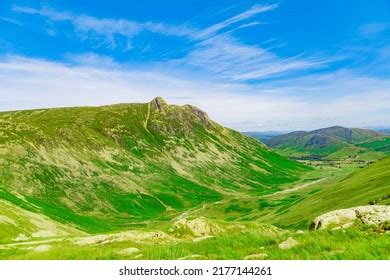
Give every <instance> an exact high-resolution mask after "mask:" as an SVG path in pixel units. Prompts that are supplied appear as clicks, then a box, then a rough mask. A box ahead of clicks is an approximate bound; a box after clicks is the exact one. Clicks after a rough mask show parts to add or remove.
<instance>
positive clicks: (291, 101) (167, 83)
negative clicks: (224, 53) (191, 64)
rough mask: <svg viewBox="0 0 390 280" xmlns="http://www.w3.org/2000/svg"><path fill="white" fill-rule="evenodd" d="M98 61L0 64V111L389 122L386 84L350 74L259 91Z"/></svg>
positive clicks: (315, 123) (269, 123) (265, 126)
mask: <svg viewBox="0 0 390 280" xmlns="http://www.w3.org/2000/svg"><path fill="white" fill-rule="evenodd" d="M91 57H92V59H91ZM98 60H99V57H98V56H95V57H93V55H92V54H87V55H86V58H85V59H83V58H82V56H79V57H78V61H79V62H82V63H86V64H85V65H82V64H79V65H66V64H61V63H54V62H50V61H45V60H39V59H28V58H24V57H15V56H11V57H7V58H3V59H1V61H0V84H1V85H2V86H1V88H0V100H1V103H0V110H1V111H5V110H15V109H27V108H29V109H30V108H43V107H63V106H80V105H106V104H113V103H122V102H147V101H150V100H151V99H152V98H154V97H155V96H162V97H164V98H166V99H167V100H168V101H169V102H172V103H177V104H183V103H191V104H194V105H196V106H199V107H200V108H202V109H204V110H205V111H207V112H209V114H210V116H211V117H212V118H213V119H215V120H216V121H218V122H221V123H223V124H225V125H227V126H230V127H232V128H235V129H239V130H253V129H255V130H256V129H257V130H259V129H261V130H275V129H281V130H289V129H310V128H318V127H323V126H328V125H336V124H337V125H344V126H353V127H355V126H357V127H359V126H360V127H361V126H369V125H378V124H388V123H390V111H389V108H390V98H389V97H390V90H389V89H390V82H389V81H385V80H380V79H374V78H363V77H359V76H356V75H354V74H353V73H351V72H340V73H337V74H333V75H331V76H325V77H324V76H322V75H317V76H312V77H306V78H305V79H304V80H299V79H295V80H292V81H291V82H290V83H289V82H287V81H285V82H284V84H279V85H263V86H261V87H260V86H248V85H242V84H230V85H226V84H224V83H210V82H205V81H202V82H201V81H198V80H180V79H176V78H172V77H171V76H167V75H165V74H161V73H158V72H145V71H144V72H142V71H132V70H126V69H124V68H123V67H117V68H116V67H115V65H114V66H112V65H110V63H111V62H110V61H107V58H103V59H102V61H101V62H99V63H97V61H98ZM91 61H92V63H91ZM106 63H108V64H109V65H108V66H105V65H106ZM97 65H98V66H97ZM292 84H293V85H294V87H292V86H291V85H292ZM301 92H302V94H300V93H301ZM318 97H321V98H318Z"/></svg>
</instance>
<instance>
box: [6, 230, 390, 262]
mask: <svg viewBox="0 0 390 280" xmlns="http://www.w3.org/2000/svg"><path fill="white" fill-rule="evenodd" d="M242 225H243V226H247V229H244V230H243V229H241V230H237V229H236V230H234V231H229V232H225V233H221V234H219V235H217V236H216V237H215V238H212V239H207V240H203V241H198V242H194V241H192V240H190V239H180V240H176V241H175V242H169V241H163V242H157V241H156V242H153V241H148V242H132V241H130V240H129V241H119V242H113V243H107V244H96V245H83V246H81V245H76V244H74V242H73V241H72V239H66V240H64V241H61V242H51V243H49V244H50V246H52V247H51V249H50V250H49V251H48V252H34V250H32V249H34V248H35V246H38V245H25V246H23V245H19V246H14V247H11V248H8V249H4V250H0V259H66V260H69V259H77V260H80V259H133V258H137V259H150V260H167V259H168V260H169V259H172V260H175V259H179V258H185V257H188V258H189V259H194V258H197V259H199V258H200V259H211V260H215V259H227V260H239V259H244V258H245V257H246V256H248V255H254V254H261V253H262V254H266V257H265V259H275V260H283V259H288V260H291V259H303V260H305V259H310V260H317V259H319V260H320V259H324V260H345V259H357V260H365V259H368V260H369V259H384V260H388V259H390V255H389V250H390V240H389V238H388V236H386V235H385V234H383V233H381V232H377V231H376V230H375V228H367V227H362V226H356V227H352V228H349V229H347V230H344V231H316V232H310V231H304V232H302V233H296V232H285V231H275V230H271V231H269V232H267V230H266V228H262V231H259V229H256V227H255V226H250V225H249V226H248V224H246V223H242ZM288 237H292V238H293V239H294V240H296V241H297V242H298V245H297V246H296V247H293V248H291V249H288V250H281V249H280V248H279V246H278V245H279V244H280V243H281V242H283V241H285V240H286V239H287V238H288ZM129 247H132V248H134V247H135V248H137V249H139V250H140V251H139V252H137V253H134V254H132V255H129V256H126V255H122V254H121V253H120V252H121V251H122V250H124V249H126V248H129ZM195 255H197V256H195Z"/></svg>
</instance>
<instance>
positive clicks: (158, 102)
mask: <svg viewBox="0 0 390 280" xmlns="http://www.w3.org/2000/svg"><path fill="white" fill-rule="evenodd" d="M150 104H151V105H153V106H154V107H155V108H156V109H159V110H161V109H162V108H164V107H165V106H167V105H168V103H167V102H166V101H165V100H164V99H163V98H162V97H160V96H157V97H155V98H154V99H153V100H152V101H150Z"/></svg>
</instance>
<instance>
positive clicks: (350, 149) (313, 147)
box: [266, 126, 390, 160]
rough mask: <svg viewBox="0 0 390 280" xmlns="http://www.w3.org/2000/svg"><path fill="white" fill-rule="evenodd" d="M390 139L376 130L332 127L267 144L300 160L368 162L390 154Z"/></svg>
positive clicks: (293, 134)
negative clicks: (367, 154) (352, 159)
mask: <svg viewBox="0 0 390 280" xmlns="http://www.w3.org/2000/svg"><path fill="white" fill-rule="evenodd" d="M389 139H390V138H389V137H387V136H385V135H384V134H381V133H379V132H375V131H373V130H368V129H359V128H345V127H341V126H333V127H328V128H322V129H317V130H313V131H295V132H291V133H287V134H283V135H280V136H276V137H274V138H272V139H270V140H267V141H266V144H267V145H268V146H269V147H272V148H274V149H276V150H277V151H278V152H279V153H280V154H282V155H285V156H288V157H293V158H298V159H314V160H316V159H317V160H318V159H345V158H354V159H356V160H366V159H367V158H370V159H380V158H382V157H383V156H384V155H386V154H388V150H389V147H390V142H389V141H388V140H389ZM366 153H369V156H366V155H365V154H366Z"/></svg>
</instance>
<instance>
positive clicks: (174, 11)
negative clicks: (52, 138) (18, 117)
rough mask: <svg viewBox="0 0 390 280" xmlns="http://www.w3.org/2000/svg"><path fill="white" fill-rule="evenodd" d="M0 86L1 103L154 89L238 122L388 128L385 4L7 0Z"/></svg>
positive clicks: (0, 23) (107, 100)
mask: <svg viewBox="0 0 390 280" xmlns="http://www.w3.org/2000/svg"><path fill="white" fill-rule="evenodd" d="M92 3H93V4H92ZM0 84H1V85H2V86H1V88H0V98H1V101H0V110H2V111H6V110H15V109H28V108H44V107H58V106H79V105H102V104H112V103H118V102H146V101H149V100H151V99H152V98H153V97H154V96H162V97H164V98H165V99H167V101H169V102H171V103H176V104H185V103H191V104H194V105H197V106H199V107H200V108H202V109H204V110H206V111H207V112H208V113H209V114H210V116H211V117H212V118H213V119H215V120H217V121H219V122H221V123H223V124H224V125H226V126H229V127H232V128H235V129H238V130H242V131H246V130H293V129H312V128H318V127H324V126H331V125H344V126H350V127H369V126H388V125H390V2H388V1H385V0H383V1H382V0H373V1H363V0H361V1H360V0H358V1H356V0H355V1H352V0H344V1H334V0H329V1H309V0H304V1H293V0H285V1H279V2H276V1H274V2H272V1H268V2H264V1H215V0H208V1H203V0H202V1H174V0H167V1H152V0H146V1H116V0H111V1H93V2H91V1H85V0H84V1H83V0H82V1H80V0H79V1H50V2H49V1H48V2H44V1H17V0H16V1H7V0H5V1H2V2H1V3H0Z"/></svg>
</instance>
